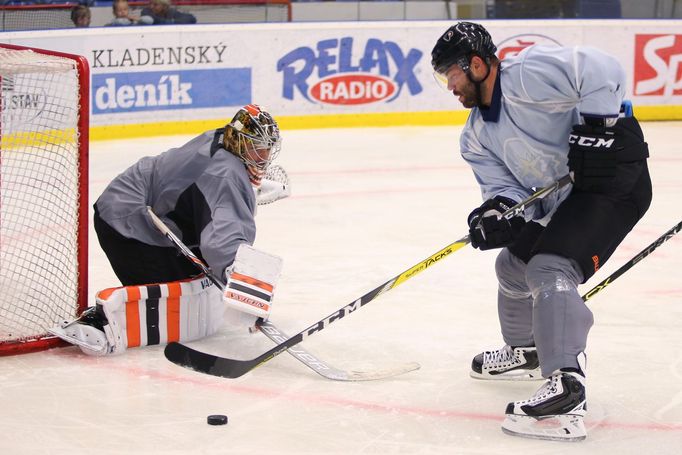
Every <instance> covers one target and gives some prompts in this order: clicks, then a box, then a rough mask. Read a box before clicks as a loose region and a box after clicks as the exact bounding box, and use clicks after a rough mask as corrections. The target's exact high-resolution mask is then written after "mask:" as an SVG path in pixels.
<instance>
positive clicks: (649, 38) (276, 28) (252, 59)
mask: <svg viewBox="0 0 682 455" xmlns="http://www.w3.org/2000/svg"><path fill="white" fill-rule="evenodd" d="M452 23H453V22H450V21H419V22H405V21H401V22H344V23H287V24H228V25H189V26H172V27H115V28H106V27H104V28H93V29H85V30H83V29H77V30H73V29H72V30H51V31H31V32H9V33H4V34H3V41H5V42H8V43H12V44H19V45H27V46H35V47H40V48H47V49H53V50H57V51H62V52H69V53H75V54H79V55H83V56H85V57H86V58H87V59H88V61H89V63H90V69H91V81H92V90H91V100H90V101H91V113H92V115H91V124H92V125H93V126H94V127H97V126H100V125H101V126H104V125H133V124H145V123H155V122H156V123H158V122H171V123H172V122H175V123H179V124H181V123H182V122H196V121H202V120H216V119H220V121H226V120H228V119H229V118H230V117H231V116H232V114H233V113H234V111H235V110H236V108H237V107H239V106H242V105H244V104H247V103H258V104H262V105H265V106H267V108H268V109H270V110H271V111H272V112H273V113H274V114H275V115H276V116H277V117H278V118H287V117H289V118H306V119H307V120H306V122H301V123H302V124H303V123H305V124H306V125H310V126H319V124H320V122H319V121H317V122H316V119H317V120H319V119H323V118H333V119H335V121H339V119H356V121H357V122H367V124H386V123H385V122H384V123H382V122H381V121H378V120H377V121H375V119H379V118H382V116H383V118H388V119H391V121H395V122H402V124H407V123H408V122H409V121H419V119H427V118H428V119H429V121H432V122H435V123H438V122H439V121H441V118H446V116H445V115H442V114H446V113H447V114H448V115H447V118H450V119H452V118H456V119H457V120H458V121H463V120H464V119H465V118H466V112H467V111H466V110H465V109H464V108H463V107H462V106H461V105H459V103H458V102H457V100H456V99H455V97H453V96H452V94H451V93H448V92H446V91H444V90H442V89H441V88H440V86H439V85H438V84H436V83H435V82H434V80H433V74H432V69H431V63H430V60H431V56H430V52H431V49H432V48H433V45H434V44H435V42H436V40H437V39H438V37H439V36H440V35H441V34H442V33H443V32H444V31H445V30H446V29H447V28H448V27H449V26H450V25H452ZM481 23H482V24H483V25H484V26H486V27H487V28H488V30H489V31H490V33H491V35H492V36H493V39H494V41H495V43H496V45H497V46H498V56H499V57H500V58H502V59H504V58H509V57H510V56H513V55H516V54H518V53H519V52H521V51H522V50H523V49H524V48H526V47H528V46H531V45H535V44H542V45H559V46H573V45H589V46H595V47H598V48H601V49H603V50H604V51H606V52H608V53H610V54H612V55H614V56H615V57H616V58H617V59H618V60H619V61H620V62H621V63H622V65H623V68H624V69H625V71H626V73H627V76H628V87H627V88H626V89H627V96H628V97H629V98H630V99H632V101H633V103H634V104H635V106H652V108H658V107H661V106H662V107H666V108H670V107H673V108H676V109H678V111H679V108H680V106H682V65H681V64H680V61H681V59H682V34H680V33H679V30H680V28H681V27H680V26H681V25H682V21H676V20H660V21H652V20H566V21H543V20H534V21H530V20H529V21H481ZM528 30H533V32H532V33H530V32H528ZM678 111H675V112H678ZM666 112H670V111H666ZM453 113H454V114H455V115H454V116H453V115H452V114H453ZM358 119H360V120H358ZM422 123H423V122H422ZM329 126H334V125H329Z"/></svg>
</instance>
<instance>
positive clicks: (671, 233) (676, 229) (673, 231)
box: [583, 221, 682, 302]
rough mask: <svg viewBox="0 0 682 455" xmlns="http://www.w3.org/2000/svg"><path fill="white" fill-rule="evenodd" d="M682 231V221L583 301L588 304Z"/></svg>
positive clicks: (588, 294) (593, 290)
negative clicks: (596, 295) (597, 294)
mask: <svg viewBox="0 0 682 455" xmlns="http://www.w3.org/2000/svg"><path fill="white" fill-rule="evenodd" d="M681 229H682V221H680V222H679V223H677V224H676V225H675V226H673V228H672V229H670V230H669V231H668V232H666V233H665V234H663V235H662V236H660V237H659V238H657V239H656V240H654V242H653V243H652V244H651V245H649V246H647V247H646V248H644V249H643V250H642V251H640V252H639V253H637V255H636V256H635V257H633V258H632V259H630V260H629V261H628V262H626V263H625V264H623V265H622V266H621V267H620V268H619V269H618V270H616V271H615V272H613V273H612V274H611V275H609V276H608V277H607V278H605V279H604V280H602V281H601V282H600V283H599V284H598V285H596V286H595V287H593V288H592V289H590V290H589V291H587V292H586V293H585V295H583V301H585V302H587V301H588V300H590V299H591V298H592V297H594V295H595V294H596V293H598V292H599V291H601V290H602V289H604V288H605V287H606V286H608V285H609V284H611V283H613V282H614V281H616V279H618V277H619V276H621V275H622V274H624V273H625V272H627V271H628V270H630V269H631V268H632V266H633V265H635V264H637V263H638V262H639V261H641V260H642V259H644V258H645V257H647V256H649V255H650V254H651V253H652V252H653V251H654V250H655V249H656V248H658V247H659V246H661V245H662V244H663V243H665V242H667V241H668V240H670V239H671V238H672V237H673V236H674V235H675V234H677V233H678V232H680V230H681Z"/></svg>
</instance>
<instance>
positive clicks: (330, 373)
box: [147, 207, 420, 381]
mask: <svg viewBox="0 0 682 455" xmlns="http://www.w3.org/2000/svg"><path fill="white" fill-rule="evenodd" d="M147 211H148V212H149V216H150V217H151V219H152V221H153V222H154V225H155V226H156V228H157V229H158V230H159V231H160V232H161V233H162V234H164V235H165V236H166V238H168V240H170V241H171V243H173V245H174V246H175V247H176V248H177V249H178V250H179V251H180V252H181V253H182V255H183V256H185V257H186V258H187V259H189V260H190V261H191V262H192V263H194V265H195V266H196V267H197V268H198V269H199V270H201V271H202V272H203V273H204V275H206V277H207V278H208V279H210V280H211V281H212V282H213V284H215V285H216V286H217V287H218V288H219V289H220V290H221V291H223V290H224V289H225V285H224V284H223V283H222V282H221V281H220V280H219V279H218V278H217V277H216V276H215V275H214V274H213V272H212V271H211V269H210V268H209V267H208V265H207V264H205V263H204V262H203V261H202V260H201V259H199V258H198V257H197V256H196V255H195V254H194V253H193V252H192V250H190V249H189V248H188V247H187V246H186V245H185V244H184V243H183V242H182V240H180V239H179V238H178V237H177V236H176V235H175V234H173V232H172V231H171V230H170V229H169V228H168V226H166V224H165V223H164V222H163V221H162V220H161V219H160V218H159V217H158V216H156V214H155V213H154V211H153V210H152V208H151V207H147ZM257 328H258V330H260V331H261V332H262V333H263V334H264V335H265V336H266V337H268V338H269V339H270V340H272V341H273V342H274V343H276V344H278V343H281V342H282V341H285V340H286V339H288V338H289V336H288V335H287V334H286V333H284V332H282V331H281V330H279V329H278V328H277V327H276V326H275V325H274V324H272V323H271V322H269V321H263V320H262V319H259V323H258V324H257ZM288 352H289V354H291V355H292V356H293V357H294V358H296V359H297V360H299V361H300V362H301V363H303V364H304V365H305V366H307V367H308V368H310V369H311V370H313V371H314V372H315V373H317V374H319V375H320V376H323V377H325V378H327V379H332V380H334V381H371V380H376V379H385V378H390V377H393V376H398V375H400V374H404V373H408V372H410V371H414V370H418V369H419V368H420V365H419V364H418V363H415V362H411V363H406V364H404V365H401V366H396V367H394V368H386V369H381V370H375V371H344V370H339V369H338V368H334V367H333V366H331V365H329V364H328V363H326V362H324V361H322V360H320V359H319V358H318V357H316V356H315V355H313V354H312V353H310V352H309V351H306V350H305V349H303V348H302V347H300V346H298V347H296V348H293V347H292V348H289V349H288Z"/></svg>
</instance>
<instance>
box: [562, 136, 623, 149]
mask: <svg viewBox="0 0 682 455" xmlns="http://www.w3.org/2000/svg"><path fill="white" fill-rule="evenodd" d="M614 141H615V139H613V138H612V139H604V138H602V137H589V136H578V135H576V134H569V135H568V143H569V144H578V145H581V146H583V147H594V148H611V146H612V145H613V142H614Z"/></svg>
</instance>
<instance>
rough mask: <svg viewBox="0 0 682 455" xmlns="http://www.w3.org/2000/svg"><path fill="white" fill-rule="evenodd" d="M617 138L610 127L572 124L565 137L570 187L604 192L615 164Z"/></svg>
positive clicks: (616, 159) (616, 158)
mask: <svg viewBox="0 0 682 455" xmlns="http://www.w3.org/2000/svg"><path fill="white" fill-rule="evenodd" d="M618 148H619V144H618V143H617V138H616V134H615V132H614V130H613V129H612V128H606V127H603V126H590V125H573V131H571V134H570V136H569V138H568V169H569V170H570V171H571V172H573V188H575V189H577V190H580V191H588V192H592V193H604V192H606V191H608V189H609V188H610V187H611V184H612V182H613V179H614V177H615V176H616V166H617V165H618Z"/></svg>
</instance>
